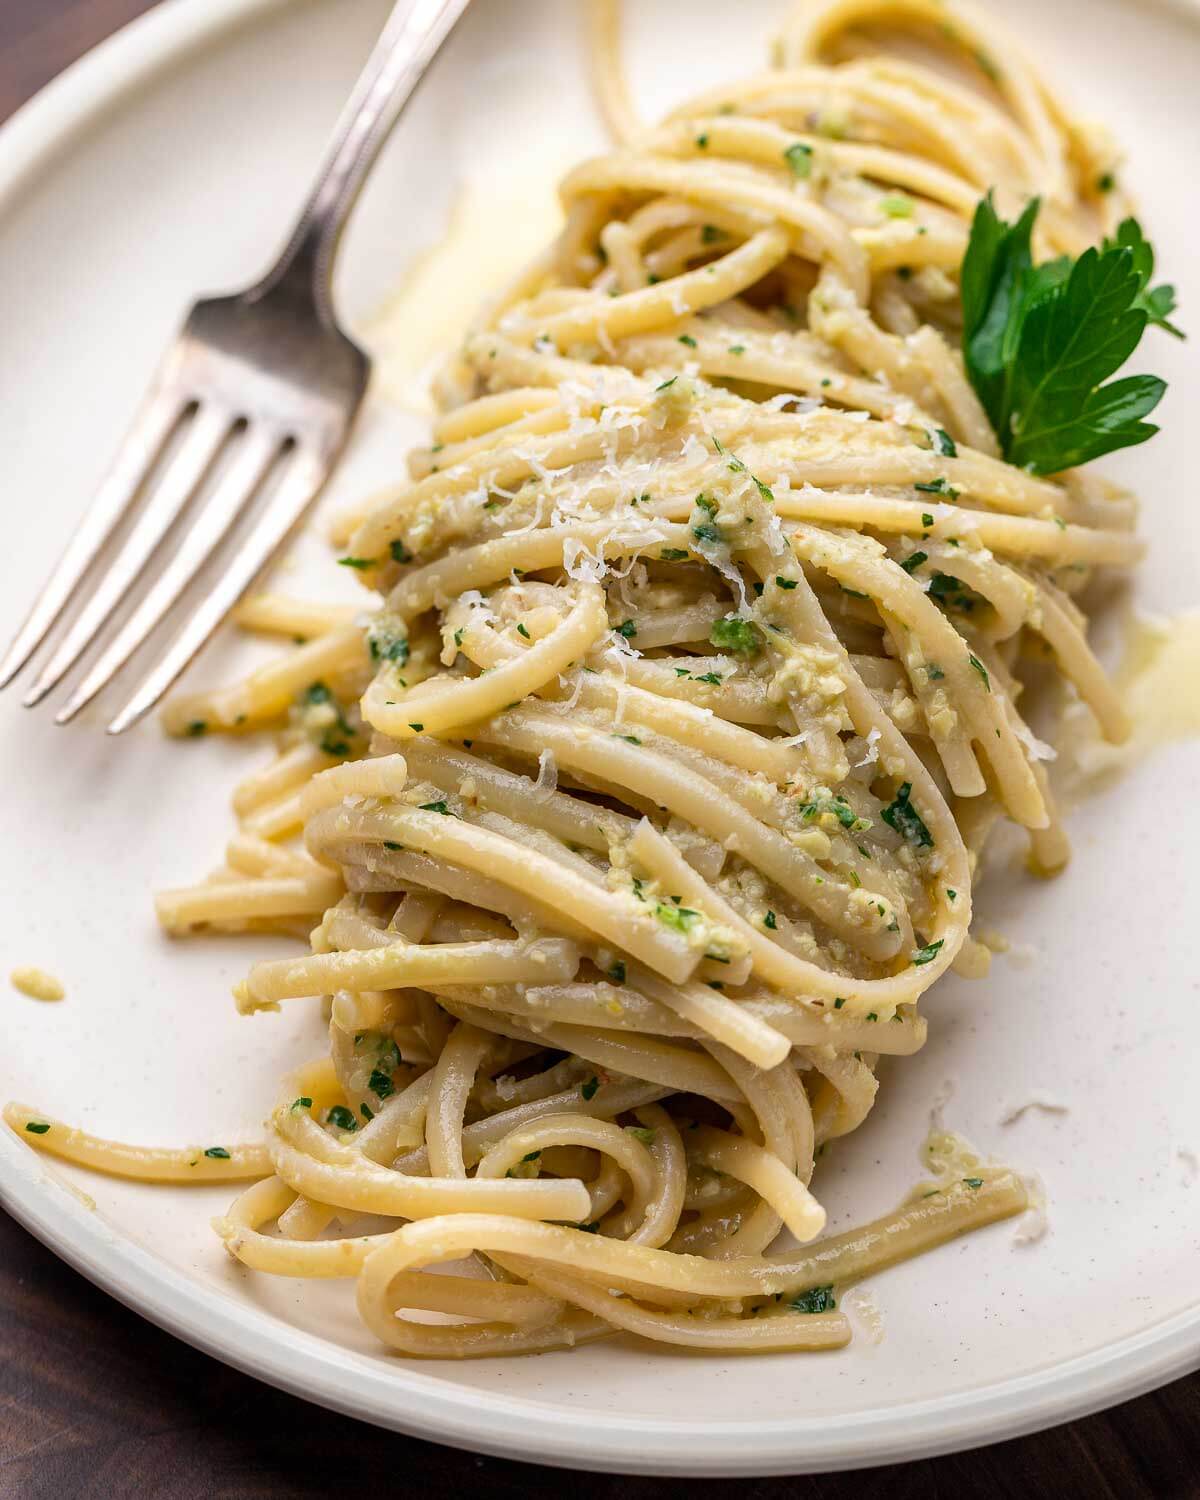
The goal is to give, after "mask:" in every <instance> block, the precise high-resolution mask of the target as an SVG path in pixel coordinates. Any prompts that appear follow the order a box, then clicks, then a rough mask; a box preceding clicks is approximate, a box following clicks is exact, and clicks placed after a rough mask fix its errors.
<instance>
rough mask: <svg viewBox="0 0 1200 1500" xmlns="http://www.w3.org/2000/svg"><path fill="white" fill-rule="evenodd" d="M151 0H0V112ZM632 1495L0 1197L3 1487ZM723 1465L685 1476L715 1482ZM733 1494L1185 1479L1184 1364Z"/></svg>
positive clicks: (186, 1496)
mask: <svg viewBox="0 0 1200 1500" xmlns="http://www.w3.org/2000/svg"><path fill="white" fill-rule="evenodd" d="M152 3H153V0H0V120H2V119H4V118H6V117H7V116H8V115H9V114H11V113H12V111H13V110H14V109H16V108H17V106H18V105H20V104H21V103H22V102H23V101H24V100H25V99H26V98H28V97H29V95H30V94H32V93H33V92H34V91H35V90H36V89H38V88H39V87H40V86H41V85H42V84H43V83H45V82H46V81H47V80H48V79H49V78H51V77H53V76H54V74H55V73H57V72H58V71H59V70H60V69H62V68H64V67H65V66H66V65H67V64H68V63H69V62H71V61H72V60H73V59H74V58H76V57H78V56H79V55H80V54H81V53H83V52H85V51H86V50H87V49H88V48H89V47H91V46H93V45H94V44H95V43H96V42H98V41H100V40H101V39H102V38H103V37H105V36H107V35H108V34H109V32H111V31H114V30H115V29H116V28H117V27H118V26H121V25H123V24H124V23H125V22H126V21H128V20H131V19H132V18H133V17H134V16H136V15H139V14H140V13H141V12H142V11H144V10H148V9H149V8H150V5H151V4H152ZM567 1485H569V1487H570V1490H571V1492H572V1493H573V1494H575V1495H587V1496H605V1497H613V1500H616V1497H620V1500H641V1497H643V1496H647V1495H659V1494H662V1493H664V1492H667V1491H669V1490H670V1489H672V1488H675V1486H674V1485H673V1484H672V1483H671V1482H670V1481H667V1482H663V1481H656V1480H649V1479H628V1478H618V1477H615V1476H603V1475H572V1476H571V1477H570V1478H569V1479H567V1478H566V1476H564V1475H562V1474H560V1473H557V1472H556V1471H554V1470H549V1469H540V1468H537V1467H534V1466H532V1465H527V1464H516V1463H507V1462H503V1461H500V1460H497V1459H481V1458H476V1457H474V1456H473V1455H471V1454H468V1453H458V1452H455V1451H454V1450H452V1449H449V1448H439V1447H435V1446H434V1445H432V1444H429V1443H421V1442H417V1441H415V1440H413V1439H409V1438H402V1437H397V1436H395V1435H393V1434H390V1433H385V1432H380V1431H378V1430H376V1429H374V1428H370V1427H364V1426H362V1425H360V1424H358V1423H355V1422H352V1421H350V1420H348V1419H347V1418H344V1417H337V1416H333V1415H331V1414H330V1413H328V1412H324V1411H321V1410H320V1409H318V1408H317V1407H313V1406H309V1405H307V1404H306V1403H304V1402H302V1401H297V1400H295V1399H294V1398H293V1397H291V1396H285V1395H282V1394H280V1393H279V1392H277V1391H274V1390H271V1389H270V1388H269V1387H267V1386H264V1385H260V1384H259V1383H258V1382H257V1381H254V1380H251V1379H249V1378H248V1377H247V1376H245V1375H240V1374H238V1373H236V1372H235V1371H233V1370H230V1369H227V1368H226V1367H225V1366H224V1365H221V1364H218V1363H217V1362H216V1361H215V1360H212V1359H209V1358H208V1357H207V1356H205V1355H203V1354H198V1353H197V1352H196V1351H195V1350H193V1349H190V1348H188V1347H187V1346H186V1345H184V1344H181V1343H179V1342H178V1341H177V1340H175V1339H174V1338H172V1337H170V1336H169V1335H168V1334H165V1333H161V1332H160V1331H159V1330H158V1329H157V1328H154V1327H152V1326H151V1325H150V1324H149V1323H146V1322H143V1320H142V1319H141V1318H139V1317H138V1316H136V1314H134V1313H131V1312H128V1311H127V1310H126V1309H125V1308H124V1307H121V1306H120V1305H119V1304H118V1303H116V1302H114V1301H113V1300H112V1299H111V1298H109V1297H108V1296H106V1295H105V1294H104V1293H103V1292H99V1291H97V1290H96V1289H95V1288H94V1287H93V1286H91V1285H90V1284H89V1283H88V1282H87V1281H85V1280H84V1279H83V1278H82V1277H80V1276H78V1275H76V1274H75V1272H74V1271H71V1270H69V1269H68V1268H67V1267H66V1266H65V1265H63V1264H62V1263H61V1262H60V1261H58V1260H56V1259H55V1257H54V1256H53V1255H51V1254H50V1252H49V1251H47V1250H45V1249H43V1248H42V1246H41V1245H39V1244H38V1243H37V1242H36V1241H35V1240H33V1239H32V1238H31V1237H30V1236H29V1235H27V1234H26V1233H25V1232H24V1230H22V1229H20V1228H19V1227H18V1226H17V1225H16V1224H15V1223H13V1222H12V1220H10V1219H8V1218H7V1217H6V1216H4V1215H3V1214H0V1500H76V1497H86V1496H93V1495H103V1496H106V1497H111V1500H125V1497H127V1496H128V1497H132V1496H136V1497H138V1500H267V1497H275V1496H289V1497H290V1496H308V1495H312V1496H319V1497H321V1500H350V1497H360V1496H369V1495H373V1494H376V1493H379V1492H381V1491H382V1492H385V1493H386V1492H388V1491H390V1490H391V1489H393V1488H394V1487H395V1488H409V1487H412V1486H415V1487H416V1490H417V1493H418V1494H419V1495H420V1497H421V1500H437V1497H439V1496H443V1495H445V1496H459V1495H461V1494H463V1493H465V1492H466V1491H468V1490H469V1489H472V1488H478V1487H483V1486H486V1487H487V1492H488V1496H489V1500H507V1497H509V1496H512V1497H517V1496H522V1497H523V1496H526V1495H528V1494H529V1493H530V1492H531V1491H534V1492H537V1493H539V1494H540V1493H544V1494H546V1495H551V1494H557V1493H559V1492H560V1491H561V1490H562V1489H563V1488H564V1486H567ZM731 1489H732V1486H731V1484H730V1483H729V1482H725V1481H720V1482H712V1483H710V1484H689V1485H688V1492H689V1494H690V1495H697V1494H698V1493H699V1492H701V1491H703V1492H705V1493H709V1494H713V1495H715V1494H718V1493H720V1494H728V1493H730V1492H731ZM740 1493H741V1495H742V1497H744V1500H764V1497H767V1496H772V1497H773V1496H777V1495H778V1496H782V1495H787V1496H789V1497H796V1500H799V1497H801V1496H814V1497H820V1500H843V1497H845V1500H851V1497H852V1500H873V1497H875V1496H880V1497H883V1496H886V1497H888V1500H906V1497H909V1496H912V1497H921V1500H937V1497H940V1496H946V1497H951V1496H953V1497H956V1500H957V1497H959V1496H969V1497H970V1500H993V1497H1001V1496H1003V1497H1014V1500H1016V1497H1021V1500H1029V1497H1037V1496H1042V1495H1056V1496H1061V1497H1063V1500H1071V1497H1074V1496H1083V1495H1086V1496H1088V1497H1089V1500H1104V1497H1112V1500H1138V1497H1143V1496H1144V1497H1146V1500H1151V1497H1153V1500H1163V1497H1166V1496H1171V1497H1184V1496H1200V1375H1195V1376H1192V1377H1190V1378H1189V1379H1187V1380H1181V1381H1178V1382H1177V1383H1176V1384H1175V1385H1172V1386H1169V1387H1168V1388H1167V1389H1165V1390H1162V1391H1159V1392H1156V1393H1155V1394H1153V1395H1150V1396H1144V1397H1143V1398H1142V1399H1141V1400H1138V1401H1131V1402H1129V1403H1128V1404H1126V1405H1125V1406H1120V1407H1117V1408H1115V1409H1114V1410H1113V1411H1110V1412H1106V1413H1104V1414H1102V1415H1100V1416H1096V1417H1089V1418H1088V1419H1086V1420H1085V1421H1081V1422H1073V1423H1071V1424H1070V1425H1069V1426H1066V1427H1059V1428H1056V1429H1055V1430H1053V1431H1051V1432H1047V1433H1042V1434H1040V1435H1039V1436H1036V1437H1031V1438H1024V1439H1021V1440H1019V1441H1016V1442H1011V1443H1002V1444H999V1445H998V1446H996V1447H992V1448H985V1449H982V1450H978V1451H976V1452H974V1453H968V1454H959V1455H954V1456H951V1457H949V1458H939V1459H931V1460H928V1461H925V1462H922V1463H914V1464H906V1465H901V1466H898V1467H891V1468H885V1469H867V1470H860V1471H858V1472H856V1473H853V1474H839V1475H818V1476H814V1477H811V1478H806V1479H778V1480H758V1481H754V1480H749V1481H744V1482H742V1483H741V1486H740Z"/></svg>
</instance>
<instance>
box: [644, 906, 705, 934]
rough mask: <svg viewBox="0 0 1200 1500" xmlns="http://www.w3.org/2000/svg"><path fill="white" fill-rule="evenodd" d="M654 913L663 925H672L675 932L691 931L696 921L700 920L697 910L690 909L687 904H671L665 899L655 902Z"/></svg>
mask: <svg viewBox="0 0 1200 1500" xmlns="http://www.w3.org/2000/svg"><path fill="white" fill-rule="evenodd" d="M654 915H655V916H656V917H657V918H658V920H659V921H660V922H662V923H663V925H664V926H666V927H673V928H674V929H675V931H676V932H691V930H692V928H693V927H695V925H696V923H697V922H699V921H701V920H702V919H701V916H700V913H699V912H698V911H692V910H691V908H690V907H687V906H671V905H669V904H668V903H667V902H665V901H659V902H658V903H657V905H656V906H655V908H654Z"/></svg>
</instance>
